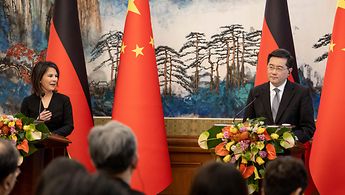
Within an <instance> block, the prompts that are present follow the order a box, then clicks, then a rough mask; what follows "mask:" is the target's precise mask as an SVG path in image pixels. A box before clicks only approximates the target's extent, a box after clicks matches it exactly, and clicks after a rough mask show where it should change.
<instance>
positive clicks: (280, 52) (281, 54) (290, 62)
mask: <svg viewBox="0 0 345 195" xmlns="http://www.w3.org/2000/svg"><path fill="white" fill-rule="evenodd" d="M272 57H277V58H284V59H286V60H287V61H286V66H287V67H288V68H292V67H294V63H295V58H294V57H293V56H292V55H291V54H290V52H289V51H288V50H286V49H281V48H280V49H276V50H274V51H272V52H271V53H270V54H268V57H267V64H268V62H269V61H270V59H271V58H272Z"/></svg>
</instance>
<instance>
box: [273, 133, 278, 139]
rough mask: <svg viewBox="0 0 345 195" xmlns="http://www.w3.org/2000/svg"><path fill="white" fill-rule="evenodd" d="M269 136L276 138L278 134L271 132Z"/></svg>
mask: <svg viewBox="0 0 345 195" xmlns="http://www.w3.org/2000/svg"><path fill="white" fill-rule="evenodd" d="M271 138H272V139H278V138H279V135H278V134H276V133H272V134H271Z"/></svg>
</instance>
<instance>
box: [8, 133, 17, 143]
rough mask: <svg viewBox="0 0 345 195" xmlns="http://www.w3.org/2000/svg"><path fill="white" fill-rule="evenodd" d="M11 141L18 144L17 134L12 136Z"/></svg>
mask: <svg viewBox="0 0 345 195" xmlns="http://www.w3.org/2000/svg"><path fill="white" fill-rule="evenodd" d="M10 139H11V140H13V141H16V142H17V140H18V139H17V136H16V135H15V134H12V135H11V138H10Z"/></svg>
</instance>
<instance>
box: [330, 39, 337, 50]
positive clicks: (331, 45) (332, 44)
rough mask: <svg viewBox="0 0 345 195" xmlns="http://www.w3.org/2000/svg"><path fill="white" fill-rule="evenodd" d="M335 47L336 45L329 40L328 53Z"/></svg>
mask: <svg viewBox="0 0 345 195" xmlns="http://www.w3.org/2000/svg"><path fill="white" fill-rule="evenodd" d="M335 45H336V44H335V43H333V40H331V43H330V44H329V51H331V52H333V49H334V46H335Z"/></svg>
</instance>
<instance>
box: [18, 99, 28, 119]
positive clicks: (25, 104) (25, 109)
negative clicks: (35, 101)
mask: <svg viewBox="0 0 345 195" xmlns="http://www.w3.org/2000/svg"><path fill="white" fill-rule="evenodd" d="M20 112H21V113H22V114H24V115H25V116H28V115H29V104H28V98H24V99H23V101H22V105H21V106H20Z"/></svg>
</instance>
